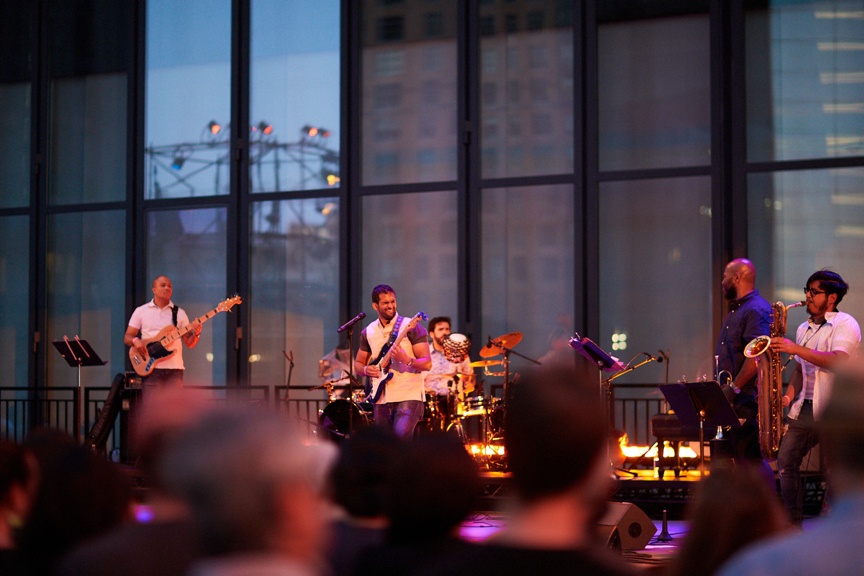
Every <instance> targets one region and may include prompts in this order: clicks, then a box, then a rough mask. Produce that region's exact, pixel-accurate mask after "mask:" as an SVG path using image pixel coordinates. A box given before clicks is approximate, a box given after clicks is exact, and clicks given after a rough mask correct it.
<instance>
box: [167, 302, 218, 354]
mask: <svg viewBox="0 0 864 576" xmlns="http://www.w3.org/2000/svg"><path fill="white" fill-rule="evenodd" d="M218 313H219V308H214V309H212V310H210V311H209V312H207V313H206V314H203V315H201V316H199V317H198V318H195V320H193V321H192V322H190V323H189V324H186V325H185V326H183V327H182V328H177V330H172V331H171V333H170V334H168V335H167V336H165V337H164V338H162V340H160V341H159V343H160V344H162V346H167V345H168V344H171V343H172V342H173V341H174V340H176V339H177V338H180V337H182V336H185V335H186V333H187V332H189V331H190V330H192V328H193V327H194V325H195V323H196V322H198V323H199V324H203V323H204V322H206V321H207V320H209V319H210V318H213V316H215V315H216V314H218Z"/></svg>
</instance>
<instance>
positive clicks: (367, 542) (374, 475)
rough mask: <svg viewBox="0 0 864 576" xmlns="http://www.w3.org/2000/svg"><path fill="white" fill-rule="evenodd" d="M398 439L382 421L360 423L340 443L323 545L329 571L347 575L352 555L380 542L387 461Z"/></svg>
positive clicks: (397, 447) (399, 449) (398, 448)
mask: <svg viewBox="0 0 864 576" xmlns="http://www.w3.org/2000/svg"><path fill="white" fill-rule="evenodd" d="M402 442H403V440H402V439H400V438H399V437H398V436H396V434H394V433H393V432H392V431H391V430H389V429H388V428H385V427H383V426H370V427H366V428H360V429H359V430H357V431H356V432H355V433H353V434H352V435H351V436H350V437H349V438H347V439H346V440H345V441H344V442H342V443H341V444H339V449H340V451H339V456H338V458H337V459H336V462H335V464H334V465H333V470H332V471H331V473H330V497H331V499H332V501H333V503H334V504H335V505H336V511H335V513H334V519H333V521H332V523H331V525H330V533H329V538H328V544H327V554H326V555H325V556H326V558H327V562H328V563H329V565H330V570H331V573H332V576H348V575H350V574H351V573H352V572H353V570H354V565H355V562H356V559H357V556H358V555H359V554H360V553H361V552H362V551H363V550H365V549H367V548H370V547H373V546H377V545H380V544H382V543H383V542H384V534H385V530H386V528H387V524H388V521H387V515H386V513H385V508H384V499H385V497H386V492H387V490H386V482H387V475H388V471H389V469H390V465H391V461H392V460H394V459H395V458H397V457H398V456H399V455H401V454H402Z"/></svg>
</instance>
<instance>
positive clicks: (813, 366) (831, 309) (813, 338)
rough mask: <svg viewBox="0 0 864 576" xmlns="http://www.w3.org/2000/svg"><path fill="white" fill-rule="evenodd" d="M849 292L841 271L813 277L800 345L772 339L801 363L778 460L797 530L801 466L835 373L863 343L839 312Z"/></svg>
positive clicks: (789, 398)
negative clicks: (840, 273)
mask: <svg viewBox="0 0 864 576" xmlns="http://www.w3.org/2000/svg"><path fill="white" fill-rule="evenodd" d="M848 290H849V285H848V284H847V283H846V282H845V281H844V280H843V278H841V277H840V275H839V274H837V273H836V272H832V271H831V270H819V271H818V272H814V273H813V274H812V275H811V276H810V278H808V279H807V285H806V286H805V287H804V294H805V295H806V296H807V300H806V304H807V312H808V314H810V318H808V319H807V321H806V322H804V323H802V324H801V325H800V326H799V327H798V332H797V334H796V337H795V342H792V341H791V340H788V339H786V338H783V339H780V338H772V339H771V349H772V350H774V351H775V352H778V353H779V352H785V353H787V354H794V355H795V360H796V361H797V365H796V366H795V372H793V374H792V377H791V378H790V379H789V386H788V388H787V390H786V395H785V396H784V397H783V404H784V405H786V406H788V405H789V404H792V406H791V407H790V409H789V428H788V430H787V432H786V435H785V436H783V440H782V442H781V443H780V453H779V454H778V455H777V469H778V470H779V471H780V493H781V495H782V496H783V503H784V504H785V506H786V510H787V511H788V512H789V515H790V517H791V519H792V522H793V523H795V524H796V525H798V526H801V523H802V521H803V488H802V486H801V470H800V466H801V463H802V462H803V461H804V456H805V455H806V454H807V452H808V451H809V450H810V448H812V447H813V446H815V445H816V444H818V443H819V437H818V435H817V434H816V427H817V425H816V421H817V420H818V419H819V417H820V416H821V414H822V411H823V410H824V409H825V406H826V404H827V403H828V397H829V396H830V394H831V388H832V386H833V383H834V372H835V371H836V369H837V367H838V366H839V365H840V364H842V363H843V362H844V361H846V360H847V359H848V358H849V356H850V355H852V354H853V353H854V352H855V351H856V350H857V349H858V345H859V343H860V342H861V328H860V327H859V326H858V322H857V321H856V320H855V319H854V318H853V317H852V316H850V315H849V314H847V313H845V312H840V311H839V310H837V305H838V304H840V301H841V300H843V296H845V295H846V292H847V291H848ZM796 397H797V399H796ZM793 400H794V403H793Z"/></svg>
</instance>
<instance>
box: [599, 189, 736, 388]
mask: <svg viewBox="0 0 864 576" xmlns="http://www.w3.org/2000/svg"><path fill="white" fill-rule="evenodd" d="M710 185H711V183H710V179H709V178H702V177H698V178H696V177H694V178H675V179H668V180H640V181H630V182H610V183H605V184H603V185H602V186H601V189H600V222H601V223H602V225H601V226H600V278H599V280H600V310H602V314H600V335H599V338H600V339H599V340H595V342H597V343H598V344H599V345H600V346H601V347H602V348H604V349H605V350H609V351H610V354H612V355H614V356H616V357H617V358H619V359H621V361H622V362H625V363H626V362H628V361H629V360H630V359H631V358H632V357H633V356H635V355H637V354H639V353H641V352H648V353H652V354H655V355H656V352H657V351H658V350H659V349H662V350H669V351H670V356H671V361H670V364H669V365H660V364H656V363H652V364H648V365H646V366H644V367H642V368H640V369H639V370H638V371H634V372H633V373H631V374H628V375H626V376H623V377H621V378H620V379H618V380H616V382H622V383H626V382H663V381H664V379H665V371H666V370H668V369H669V366H670V365H671V366H672V371H671V372H669V378H670V379H671V380H672V381H676V380H678V379H679V378H681V376H682V375H684V376H685V377H686V378H687V380H689V381H693V380H695V379H696V378H697V377H701V376H702V375H703V374H707V375H708V376H709V377H711V376H712V375H713V374H714V356H713V355H714V342H713V341H712V336H711V333H712V329H713V328H712V324H711V311H712V304H711V303H712V302H713V299H714V297H715V295H716V294H718V293H719V290H720V286H714V285H713V284H712V272H713V270H712V266H711V262H712V259H711V210H710V207H711V188H710ZM700 294H701V296H700ZM585 336H588V337H589V338H592V340H593V339H594V338H593V336H592V335H591V334H585Z"/></svg>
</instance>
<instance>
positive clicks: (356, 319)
mask: <svg viewBox="0 0 864 576" xmlns="http://www.w3.org/2000/svg"><path fill="white" fill-rule="evenodd" d="M365 317H366V313H365V312H360V313H359V314H357V315H356V316H354V318H352V319H351V320H349V321H348V322H346V323H345V324H343V325H342V326H340V327H339V329H338V330H336V332H338V333H340V334H341V333H342V332H344V331H345V330H347V329H348V328H350V327H351V326H353V325H354V324H356V323H357V322H359V321H360V320H362V319H363V318H365Z"/></svg>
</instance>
